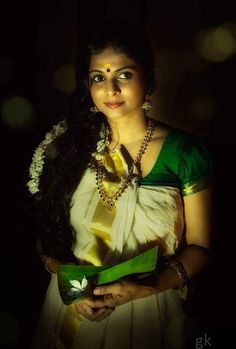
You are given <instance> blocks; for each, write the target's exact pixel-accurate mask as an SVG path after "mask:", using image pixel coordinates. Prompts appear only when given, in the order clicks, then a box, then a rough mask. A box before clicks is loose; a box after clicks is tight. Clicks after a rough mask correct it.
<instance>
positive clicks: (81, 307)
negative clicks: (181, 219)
mask: <svg viewBox="0 0 236 349" xmlns="http://www.w3.org/2000/svg"><path fill="white" fill-rule="evenodd" d="M75 309H76V311H77V313H79V314H81V315H83V316H85V317H87V318H88V317H90V316H92V315H93V313H94V311H93V308H92V307H90V306H89V305H88V304H86V303H84V302H83V303H77V304H75Z"/></svg>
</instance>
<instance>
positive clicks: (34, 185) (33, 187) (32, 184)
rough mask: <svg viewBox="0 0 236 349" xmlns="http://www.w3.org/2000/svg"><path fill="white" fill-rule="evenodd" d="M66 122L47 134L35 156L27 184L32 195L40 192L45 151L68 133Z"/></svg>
mask: <svg viewBox="0 0 236 349" xmlns="http://www.w3.org/2000/svg"><path fill="white" fill-rule="evenodd" d="M66 128H67V125H66V120H62V121H60V122H59V123H58V124H57V125H54V126H53V127H52V130H51V131H50V132H47V133H46V135H45V138H44V140H43V141H42V142H41V143H40V144H39V146H38V147H37V148H36V150H35V151H34V154H33V158H32V163H31V165H30V168H29V175H30V180H29V181H28V182H27V184H26V185H27V187H28V188H29V191H30V192H31V194H36V193H37V192H38V191H39V177H40V176H41V174H42V172H43V165H44V158H45V154H44V153H45V150H46V148H47V146H48V144H50V143H51V142H52V141H53V140H54V139H55V138H56V137H58V136H60V135H61V134H62V133H64V132H65V131H66Z"/></svg>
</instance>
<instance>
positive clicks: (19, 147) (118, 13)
mask: <svg viewBox="0 0 236 349" xmlns="http://www.w3.org/2000/svg"><path fill="white" fill-rule="evenodd" d="M91 3H92V2H91V1H86V3H85V2H82V1H76V0H72V1H66V0H61V1H54V0H53V1H52V0H51V1H47V2H46V1H40V2H38V4H36V2H34V3H31V4H26V3H24V2H13V1H8V3H7V5H5V6H4V7H3V5H1V10H0V23H1V45H0V48H1V53H0V93H1V94H0V107H1V108H2V106H3V105H4V102H5V101H6V99H7V98H9V97H10V96H14V95H18V96H22V97H24V98H26V99H27V100H28V101H30V103H31V105H32V106H33V116H34V117H33V118H32V122H31V123H29V124H28V126H27V124H26V125H25V126H24V125H20V124H18V126H16V125H15V126H11V125H9V124H8V123H6V122H5V120H4V118H2V116H1V119H0V141H1V148H0V149H1V184H2V186H1V245H0V246H1V247H0V248H1V264H0V270H1V274H0V275H1V310H0V331H1V335H0V348H2V349H3V348H18V347H20V345H21V347H22V348H28V347H29V343H30V340H31V336H32V332H33V330H34V328H35V324H36V321H37V318H38V315H39V311H40V307H41V305H42V301H43V297H44V292H45V290H46V286H47V282H48V280H49V277H48V274H47V273H46V272H45V271H44V269H43V268H42V266H41V263H40V262H39V259H38V257H37V256H36V253H35V249H34V241H33V233H32V230H33V222H32V220H31V217H30V216H29V215H28V213H27V207H28V203H29V199H28V196H29V195H28V192H27V189H26V187H25V182H26V180H27V171H28V167H29V165H30V162H31V157H32V153H33V151H34V149H35V147H36V146H37V145H38V144H39V142H41V140H42V139H43V137H44V134H45V132H46V131H48V130H49V128H51V125H52V124H54V123H55V121H56V120H57V118H58V117H59V116H60V115H61V114H63V113H65V112H66V111H67V108H68V100H69V94H70V93H69V92H68V91H67V92H65V91H64V92H63V91H61V90H60V89H58V88H56V87H55V85H53V84H52V76H53V74H54V73H55V71H56V70H57V69H58V68H59V67H60V66H61V65H65V64H70V65H73V63H74V59H75V53H76V45H77V44H78V45H80V44H81V43H82V42H83V40H84V37H85V36H86V33H87V30H88V28H89V27H90V26H91V25H92V24H93V22H94V21H95V20H99V19H100V20H101V21H102V20H103V18H114V19H115V18H119V19H124V20H127V21H129V22H131V23H133V24H137V25H139V26H141V27H143V28H144V29H145V30H146V32H147V34H148V36H149V38H150V40H151V42H152V44H153V47H154V51H155V54H156V56H157V57H156V58H157V62H158V68H157V80H158V83H159V86H158V90H157V92H156V93H155V95H154V96H153V101H154V106H155V108H153V109H154V110H153V111H152V115H153V117H157V118H158V119H160V120H162V121H164V122H167V123H169V124H171V125H173V126H178V127H180V128H183V129H186V130H188V131H190V132H193V133H195V134H198V135H199V136H201V137H203V138H204V139H205V141H206V142H207V144H208V145H209V148H210V150H211V152H212V154H213V157H214V160H215V183H216V194H215V238H214V247H213V258H212V263H211V265H210V267H209V268H207V270H205V271H204V272H202V273H201V275H199V276H198V277H196V278H195V280H193V282H192V283H193V284H194V286H195V289H196V290H195V292H194V293H193V295H192V297H193V298H192V302H191V307H190V310H189V311H190V315H193V316H194V317H195V318H196V319H197V321H198V322H199V324H200V327H201V330H200V335H201V336H203V337H204V334H207V336H208V337H211V344H212V345H211V348H227V349H233V348H236V339H235V338H234V333H235V330H236V326H235V301H234V299H235V292H234V290H233V283H234V277H235V263H234V255H235V242H236V239H235V219H234V213H235V206H234V198H235V184H234V177H235V176H234V174H235V128H234V126H233V121H234V118H235V97H236V96H235V87H234V82H235V54H233V55H232V56H229V57H227V58H226V59H225V60H221V61H219V62H211V61H208V60H206V59H204V58H201V57H199V56H197V55H196V54H195V52H194V42H195V39H196V37H197V35H198V33H199V32H200V31H201V30H205V29H208V28H212V27H217V26H219V25H222V24H223V23H225V22H230V23H234V25H235V26H236V18H235V17H236V16H235V11H234V9H233V2H230V1H224V2H220V3H215V2H214V1H204V0H193V1H188V0H183V1H175V0H166V1H154V0H148V1H141V0H139V1H134V0H132V1H123V0H122V1H119V3H118V2H113V1H110V2H109V1H100V2H99V3H97V4H95V3H93V4H91ZM234 30H235V27H234ZM234 34H235V32H234ZM234 38H235V47H236V34H235V36H234ZM191 57H192V58H191ZM201 96H207V97H208V100H209V99H210V107H211V108H210V112H207V111H208V109H207V106H208V107H209V104H207V103H206V104H204V103H203V105H202V104H200V112H199V111H198V112H196V109H194V108H193V106H194V105H196V101H199V99H198V98H199V97H201ZM200 100H201V99H200ZM197 105H198V106H199V104H197ZM197 110H199V109H197ZM0 112H1V113H2V109H1V110H0ZM201 112H202V114H201ZM191 348H194V343H192V344H190V348H189V349H191ZM42 349H43V348H42Z"/></svg>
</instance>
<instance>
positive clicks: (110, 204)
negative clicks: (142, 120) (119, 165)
mask: <svg viewBox="0 0 236 349" xmlns="http://www.w3.org/2000/svg"><path fill="white" fill-rule="evenodd" d="M154 130H155V124H154V121H153V120H152V119H149V120H148V129H147V133H146V135H145V137H144V139H143V141H142V144H141V146H140V148H139V151H138V154H137V156H136V158H135V160H134V161H133V162H132V164H131V166H130V167H129V170H128V173H127V175H126V176H125V177H124V178H122V179H121V181H120V186H119V189H118V190H117V191H116V193H115V194H113V195H108V193H107V192H106V189H105V186H104V184H103V181H104V179H105V177H106V175H105V172H104V170H103V168H104V166H103V162H102V159H99V160H98V161H97V173H96V183H97V189H98V192H99V194H100V196H101V199H102V200H103V201H104V202H106V204H107V208H108V210H109V211H112V210H113V209H114V208H115V201H116V200H117V199H118V198H119V197H120V196H121V194H122V193H123V192H124V191H125V189H126V188H127V187H128V185H129V184H130V183H131V182H132V180H133V178H134V177H135V176H136V175H135V174H134V173H133V171H134V167H135V166H136V165H137V163H140V161H141V159H142V156H143V154H144V153H145V151H146V149H147V147H148V143H149V142H150V141H151V140H152V137H153V133H154Z"/></svg>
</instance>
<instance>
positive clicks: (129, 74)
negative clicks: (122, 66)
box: [118, 71, 133, 80]
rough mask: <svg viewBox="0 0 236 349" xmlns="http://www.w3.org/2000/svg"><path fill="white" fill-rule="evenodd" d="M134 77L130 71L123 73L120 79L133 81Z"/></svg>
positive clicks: (119, 76)
mask: <svg viewBox="0 0 236 349" xmlns="http://www.w3.org/2000/svg"><path fill="white" fill-rule="evenodd" d="M132 76H133V74H132V73H130V72H129V71H125V72H123V73H120V74H119V75H118V79H122V80H123V79H127V80H128V79H131V78H132Z"/></svg>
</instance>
